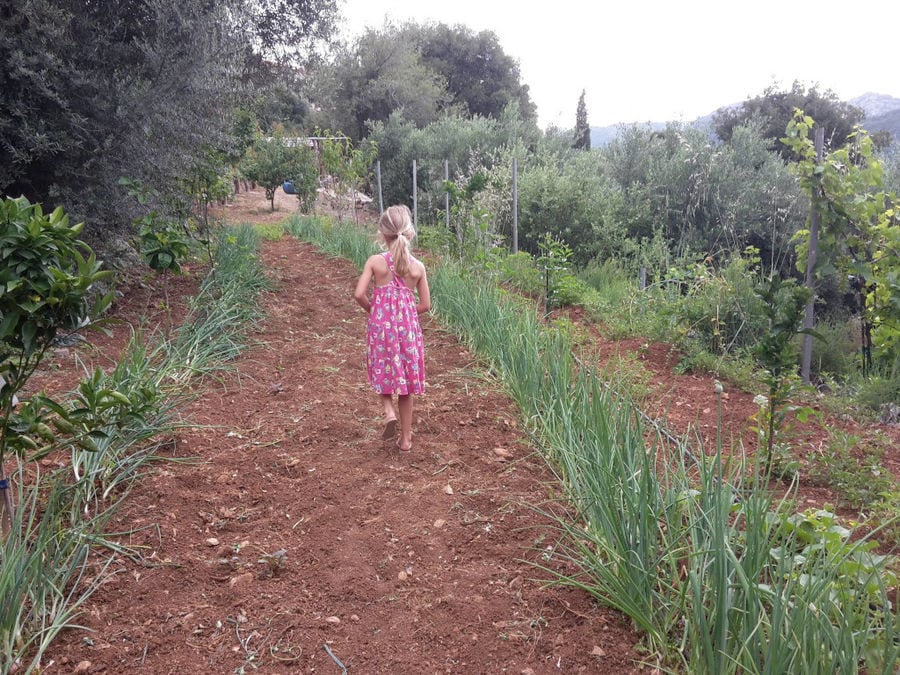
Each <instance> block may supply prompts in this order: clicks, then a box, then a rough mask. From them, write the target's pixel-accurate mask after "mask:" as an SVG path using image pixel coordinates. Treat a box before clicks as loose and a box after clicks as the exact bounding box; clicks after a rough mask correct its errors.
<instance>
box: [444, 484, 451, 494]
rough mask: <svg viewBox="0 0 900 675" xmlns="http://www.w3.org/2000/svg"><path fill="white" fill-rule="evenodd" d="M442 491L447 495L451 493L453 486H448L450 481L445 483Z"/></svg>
mask: <svg viewBox="0 0 900 675" xmlns="http://www.w3.org/2000/svg"><path fill="white" fill-rule="evenodd" d="M444 493H445V494H448V495H452V494H453V488H452V487H451V486H450V483H447V485H445V486H444Z"/></svg>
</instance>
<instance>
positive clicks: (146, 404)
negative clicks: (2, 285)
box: [0, 226, 269, 675]
mask: <svg viewBox="0 0 900 675" xmlns="http://www.w3.org/2000/svg"><path fill="white" fill-rule="evenodd" d="M257 249H258V238H257V237H256V235H255V233H254V230H253V229H252V228H251V227H249V226H246V227H242V228H238V229H236V230H229V231H226V232H224V233H223V235H222V238H221V240H220V241H219V244H218V247H217V255H216V264H215V266H214V268H213V271H212V272H211V273H210V275H209V276H208V278H207V279H206V281H205V282H204V284H203V285H202V289H201V292H200V294H199V295H198V296H197V297H196V298H195V299H194V300H193V301H192V303H191V307H190V310H189V312H188V318H187V319H186V320H185V322H184V324H183V325H182V326H181V327H180V328H179V329H178V331H177V333H176V334H174V335H172V336H171V337H168V338H167V337H166V336H165V335H164V334H163V333H161V332H158V331H157V332H152V333H150V334H149V335H146V336H145V335H144V333H143V331H137V332H136V333H135V335H134V336H133V337H132V340H131V341H130V343H129V345H128V346H127V347H126V349H125V351H124V353H123V355H122V357H121V358H120V360H119V362H118V364H117V366H116V367H115V369H113V370H112V371H111V372H110V373H104V372H103V371H102V370H99V369H98V370H95V371H94V372H93V373H91V374H88V375H87V376H86V377H85V379H84V380H83V381H82V382H81V383H80V385H79V387H78V388H77V390H75V391H74V392H71V393H70V394H69V395H68V397H65V398H62V399H60V402H59V403H57V402H52V401H49V399H45V400H44V399H41V397H40V396H36V397H34V399H33V400H31V401H27V402H23V403H22V404H21V405H20V409H22V410H24V412H22V415H25V416H26V417H27V413H28V409H29V408H30V407H32V408H34V407H41V406H43V408H42V410H43V411H44V412H48V414H49V413H58V412H63V413H65V420H67V424H68V426H67V427H66V429H67V430H68V432H69V434H68V435H66V434H63V433H61V432H62V431H63V428H62V427H58V428H57V432H59V433H57V434H55V435H54V436H53V439H54V441H53V442H54V443H55V445H54V447H53V448H51V447H47V448H44V449H43V450H42V452H44V453H45V454H46V453H48V452H50V451H52V450H54V449H55V450H56V451H63V450H66V449H69V450H70V451H71V455H72V461H71V465H70V466H68V467H65V468H63V469H58V470H55V471H53V472H51V473H49V474H41V473H40V472H39V471H38V465H37V464H36V463H34V462H28V463H26V462H25V461H24V460H23V459H22V458H19V461H18V464H17V467H16V470H15V472H14V474H13V477H14V481H13V482H14V484H15V485H16V486H17V489H18V491H19V495H18V503H19V504H20V507H19V509H17V510H16V512H15V522H14V523H13V527H12V528H11V530H10V532H9V534H8V535H7V536H6V537H3V538H0V674H2V675H6V673H10V672H34V671H38V670H40V667H41V659H42V656H43V655H44V653H45V652H46V649H47V647H48V645H49V644H50V642H51V641H52V639H53V637H54V636H55V635H56V634H58V632H59V631H60V630H62V629H63V628H65V627H67V626H71V625H73V622H74V621H75V620H76V618H77V613H78V611H79V608H80V605H81V604H82V603H83V602H84V601H85V600H86V599H87V598H88V597H89V595H90V594H91V593H92V592H93V590H94V589H95V587H96V584H97V583H99V581H100V580H102V577H103V570H102V564H101V569H96V568H90V578H91V579H92V581H88V580H87V576H86V572H87V571H88V569H89V568H88V560H89V557H88V556H89V553H90V552H91V551H92V550H95V551H99V550H105V551H106V552H107V553H108V557H107V560H111V559H112V557H113V556H114V555H117V554H120V553H122V552H123V548H122V547H121V546H120V545H118V544H116V543H115V541H114V540H113V539H112V537H114V536H115V535H113V534H108V533H106V532H105V529H104V528H105V525H106V524H107V523H108V522H109V518H110V516H111V515H112V514H113V513H114V512H115V509H116V507H118V506H119V505H120V504H121V503H123V501H124V499H125V498H127V494H128V491H129V488H130V487H131V485H132V484H133V482H134V481H135V480H136V479H138V478H139V477H140V475H141V471H142V467H144V466H145V465H146V464H147V462H150V461H152V460H154V459H158V455H157V454H156V451H157V449H158V448H159V446H160V444H161V443H162V442H163V440H164V439H165V437H166V436H167V435H168V434H171V433H172V431H173V430H174V429H175V428H176V426H177V425H178V424H179V422H178V421H177V413H178V409H179V408H180V407H181V405H182V404H183V403H185V402H186V401H187V400H188V398H189V397H190V396H192V395H193V394H192V391H191V386H192V385H193V384H194V381H195V378H194V376H195V375H197V374H210V373H214V372H216V371H218V370H222V369H223V368H226V367H227V363H228V361H229V360H230V359H232V358H233V357H234V356H235V355H236V354H237V353H238V352H239V351H240V350H241V349H242V348H243V345H244V343H245V339H246V332H247V330H248V325H249V324H251V323H252V322H253V321H254V320H255V319H257V318H258V317H259V312H260V310H259V305H258V302H256V299H257V298H258V296H259V294H260V293H261V292H262V291H263V290H265V289H266V288H268V287H269V282H268V281H267V280H266V278H265V275H264V273H263V269H262V265H261V263H260V261H259V259H258V256H257V254H256V253H257Z"/></svg>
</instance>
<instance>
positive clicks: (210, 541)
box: [206, 537, 219, 546]
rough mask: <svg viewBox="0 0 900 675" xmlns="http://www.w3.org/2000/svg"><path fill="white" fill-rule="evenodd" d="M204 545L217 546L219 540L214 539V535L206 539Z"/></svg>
mask: <svg viewBox="0 0 900 675" xmlns="http://www.w3.org/2000/svg"><path fill="white" fill-rule="evenodd" d="M206 545H207V546H218V545H219V540H218V539H216V538H215V537H210V538H209V539H207V540H206Z"/></svg>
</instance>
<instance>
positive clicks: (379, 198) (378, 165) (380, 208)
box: [375, 159, 384, 213]
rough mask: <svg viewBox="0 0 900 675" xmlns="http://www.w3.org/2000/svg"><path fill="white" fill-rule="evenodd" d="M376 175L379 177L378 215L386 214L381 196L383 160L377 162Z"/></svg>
mask: <svg viewBox="0 0 900 675" xmlns="http://www.w3.org/2000/svg"><path fill="white" fill-rule="evenodd" d="M375 175H376V176H378V213H384V197H383V196H382V194H381V160H380V159H379V160H378V161H377V162H375Z"/></svg>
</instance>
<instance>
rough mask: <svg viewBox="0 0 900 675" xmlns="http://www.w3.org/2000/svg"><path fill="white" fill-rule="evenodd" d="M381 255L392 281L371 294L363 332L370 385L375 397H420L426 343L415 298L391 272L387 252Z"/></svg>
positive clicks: (423, 381) (391, 266)
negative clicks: (364, 333)
mask: <svg viewBox="0 0 900 675" xmlns="http://www.w3.org/2000/svg"><path fill="white" fill-rule="evenodd" d="M383 255H384V257H385V260H386V261H387V264H388V267H390V269H391V282H390V283H389V284H386V285H384V286H375V288H374V290H373V291H372V309H371V311H370V312H369V323H368V327H367V329H366V343H367V348H366V370H367V372H368V375H369V384H371V385H372V388H373V389H374V390H375V393H377V394H400V395H402V396H405V395H407V394H421V393H423V392H424V391H425V342H424V340H423V339H422V328H421V326H420V325H419V315H418V313H417V312H416V296H415V293H413V290H412V289H411V288H409V287H408V286H407V285H406V284H405V283H404V282H403V279H401V278H400V277H399V276H397V273H396V272H395V271H394V261H393V260H392V259H391V254H390V252H389V251H385V252H384V253H383Z"/></svg>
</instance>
